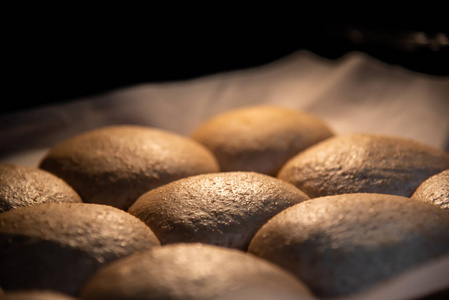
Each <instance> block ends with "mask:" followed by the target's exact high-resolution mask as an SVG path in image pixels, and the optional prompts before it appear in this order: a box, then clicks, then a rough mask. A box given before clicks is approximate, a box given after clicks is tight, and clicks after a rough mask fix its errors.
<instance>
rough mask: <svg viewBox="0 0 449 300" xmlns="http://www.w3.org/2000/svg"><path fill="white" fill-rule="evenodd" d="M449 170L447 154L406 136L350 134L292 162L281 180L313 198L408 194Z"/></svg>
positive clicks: (284, 169) (329, 140)
mask: <svg viewBox="0 0 449 300" xmlns="http://www.w3.org/2000/svg"><path fill="white" fill-rule="evenodd" d="M447 168H449V154H448V153H446V152H444V151H442V150H439V149H436V148H433V147H430V146H427V145H424V144H421V143H418V142H415V141H411V140H406V139H402V138H395V137H387V136H378V135H372V134H348V135H343V136H338V137H334V138H331V139H328V140H326V141H323V142H321V143H319V144H317V145H315V146H312V147H310V148H309V149H307V150H306V151H304V152H302V153H299V154H298V155H297V156H295V157H294V158H292V159H291V160H289V161H288V162H287V163H286V164H285V166H284V167H283V168H282V169H281V171H280V172H279V174H278V178H280V179H282V180H285V181H287V182H290V183H292V184H294V185H295V186H296V187H298V188H300V189H301V190H302V191H304V192H305V193H306V194H307V195H309V197H311V198H315V197H320V196H327V195H338V194H345V193H380V194H392V195H398V196H405V197H410V196H411V195H412V194H413V192H414V191H415V190H416V188H417V187H418V186H419V185H420V184H421V183H422V182H423V181H424V180H426V179H427V178H428V177H430V176H432V175H434V174H436V173H439V172H441V171H443V170H445V169H447Z"/></svg>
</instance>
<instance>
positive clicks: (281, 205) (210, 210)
mask: <svg viewBox="0 0 449 300" xmlns="http://www.w3.org/2000/svg"><path fill="white" fill-rule="evenodd" d="M307 199H308V197H307V196H306V195H305V194H304V193H303V192H301V191H300V190H298V189H297V188H296V187H294V186H293V185H291V184H289V183H286V182H283V181H282V180H279V179H276V178H273V177H271V176H268V175H263V174H258V173H254V172H223V173H214V174H203V175H197V176H191V177H188V178H183V179H180V180H177V181H175V182H171V183H169V184H167V185H164V186H161V187H159V188H157V189H154V190H152V191H149V192H148V193H146V194H144V195H142V196H141V197H140V198H139V199H138V200H137V201H136V202H135V203H134V205H133V206H131V207H130V209H129V211H128V212H129V213H131V214H132V215H135V216H136V217H138V218H139V219H141V220H142V221H143V222H145V223H146V224H147V225H148V226H149V227H150V228H151V229H152V230H153V231H154V233H155V234H156V236H157V237H158V238H159V240H160V241H161V244H170V243H181V242H183V243H194V242H199V243H205V244H213V245H217V246H222V247H229V248H237V249H241V250H246V248H247V247H248V245H249V242H250V241H251V238H252V237H253V236H254V234H256V232H257V230H258V229H259V228H260V227H261V226H262V225H263V224H265V222H267V221H268V220H269V219H271V218H272V217H273V216H274V215H276V214H277V213H279V212H280V211H282V210H284V209H285V208H287V207H290V206H292V205H294V204H297V203H300V202H302V201H304V200H307Z"/></svg>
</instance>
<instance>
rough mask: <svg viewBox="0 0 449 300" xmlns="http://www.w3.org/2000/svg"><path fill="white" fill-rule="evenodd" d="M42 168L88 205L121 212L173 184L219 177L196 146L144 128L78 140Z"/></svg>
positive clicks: (62, 146) (111, 130)
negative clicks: (192, 177)
mask: <svg viewBox="0 0 449 300" xmlns="http://www.w3.org/2000/svg"><path fill="white" fill-rule="evenodd" d="M40 167H41V168H42V169H45V170H48V171H50V172H52V173H54V174H56V175H58V176H59V177H61V178H63V179H64V180H65V181H67V182H68V183H69V184H70V185H71V186H73V187H74V188H75V190H76V191H77V192H78V193H79V194H80V195H81V197H82V198H83V201H84V202H89V203H98V204H107V205H111V206H114V207H117V208H121V209H127V208H128V207H129V206H130V205H131V204H132V203H133V202H134V201H135V200H136V199H137V198H138V197H139V196H140V195H142V194H143V193H145V192H147V191H149V190H151V189H153V188H155V187H158V186H160V185H163V184H166V183H168V182H170V181H173V180H176V179H179V178H183V177H186V176H190V175H196V174H202V173H211V172H218V171H219V169H218V164H217V161H216V160H215V158H214V157H213V155H212V154H211V153H210V152H209V151H208V150H207V149H206V148H205V147H203V146H202V145H200V144H198V143H196V142H195V141H193V140H190V139H188V138H185V137H181V136H178V135H176V134H173V133H169V132H166V131H162V130H158V129H154V128H147V127H140V126H112V127H106V128H101V129H97V130H93V131H90V132H86V133H84V134H81V135H78V136H75V137H73V138H71V139H69V140H67V141H65V142H63V143H61V144H59V145H57V146H55V147H54V148H52V149H51V150H50V152H49V153H48V154H47V155H46V156H45V158H44V159H43V161H42V162H41V164H40Z"/></svg>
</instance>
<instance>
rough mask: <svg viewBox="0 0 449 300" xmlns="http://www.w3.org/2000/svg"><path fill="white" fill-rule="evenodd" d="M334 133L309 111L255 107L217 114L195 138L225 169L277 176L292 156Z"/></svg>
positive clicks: (200, 128)
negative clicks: (308, 112)
mask: <svg viewBox="0 0 449 300" xmlns="http://www.w3.org/2000/svg"><path fill="white" fill-rule="evenodd" d="M332 135H333V133H332V131H331V130H330V129H329V127H328V126H327V125H326V124H325V123H324V122H323V121H321V120H319V119H318V118H316V117H314V116H312V115H309V114H307V113H304V112H300V111H295V110H291V109H287V108H281V107H276V106H255V107H245V108H240V109H236V110H232V111H229V112H226V113H223V114H220V115H218V116H216V117H213V118H212V119H210V120H208V121H206V122H204V123H203V124H202V125H200V126H199V127H198V128H197V129H196V130H195V131H194V132H193V134H192V137H193V138H194V139H195V140H197V141H198V142H200V143H202V144H204V145H205V146H206V147H207V148H209V149H210V150H211V151H212V152H213V153H214V154H215V156H216V157H217V159H218V162H219V164H220V168H221V169H222V171H254V172H259V173H263V174H268V175H273V176H275V175H276V174H277V172H278V171H279V169H280V168H281V167H282V165H284V164H285V162H286V161H287V160H288V159H290V158H291V157H293V156H294V155H296V154H297V153H299V152H300V151H302V150H304V149H305V148H307V147H309V146H311V145H313V144H315V143H317V142H319V141H321V140H324V139H326V138H328V137H330V136H332Z"/></svg>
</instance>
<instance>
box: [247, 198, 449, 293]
mask: <svg viewBox="0 0 449 300" xmlns="http://www.w3.org/2000/svg"><path fill="white" fill-rule="evenodd" d="M248 251H249V252H250V253H253V254H255V255H257V256H259V257H261V258H264V259H267V260H269V261H271V262H273V263H275V264H278V265H279V266H281V267H283V268H285V269H286V270H289V271H290V272H292V273H293V274H295V275H296V276H297V277H298V278H300V279H301V280H302V281H303V282H304V283H305V284H306V285H307V286H308V287H310V289H311V291H312V292H314V293H315V294H316V295H317V296H319V297H337V296H344V295H348V294H350V293H354V292H356V291H361V290H363V289H366V288H368V287H373V286H375V285H376V284H378V283H380V282H382V281H385V280H388V279H389V278H392V277H393V276H395V275H397V274H400V273H401V272H404V271H406V270H409V269H410V268H413V267H415V266H419V265H420V264H422V263H424V262H427V261H429V260H431V259H434V258H437V257H440V256H442V255H444V254H448V253H449V218H448V216H447V213H446V212H444V211H443V210H441V209H439V208H438V207H435V206H433V205H430V204H428V203H423V202H419V201H414V200H412V199H409V198H405V197H400V196H393V195H381V194H346V195H335V196H327V197H322V198H316V199H312V200H309V201H305V202H303V203H300V204H298V205H295V206H292V207H290V208H288V209H286V210H284V211H283V212H281V213H279V214H278V215H276V216H275V217H274V218H272V219H271V220H270V221H268V223H267V224H265V225H264V226H263V227H262V228H261V229H260V230H259V231H258V232H257V234H256V235H255V237H254V238H253V240H252V241H251V244H250V245H249V248H248Z"/></svg>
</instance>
